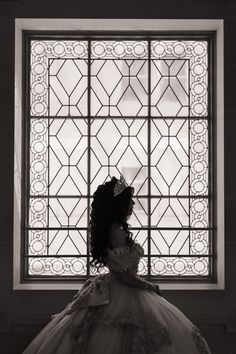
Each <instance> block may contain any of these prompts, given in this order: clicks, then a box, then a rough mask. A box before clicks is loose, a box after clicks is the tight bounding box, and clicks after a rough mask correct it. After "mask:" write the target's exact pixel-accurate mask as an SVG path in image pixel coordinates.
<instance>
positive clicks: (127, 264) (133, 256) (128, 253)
mask: <svg viewBox="0 0 236 354" xmlns="http://www.w3.org/2000/svg"><path fill="white" fill-rule="evenodd" d="M106 251H107V258H106V263H107V267H108V269H109V270H110V272H112V271H115V272H122V271H129V273H132V274H137V271H138V264H139V261H140V258H141V257H142V256H143V255H144V250H143V248H142V246H141V245H140V244H139V243H137V242H133V243H132V244H131V245H126V246H122V247H116V248H113V249H109V248H107V249H106Z"/></svg>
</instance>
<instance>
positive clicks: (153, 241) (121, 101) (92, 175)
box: [24, 34, 214, 280]
mask: <svg viewBox="0 0 236 354" xmlns="http://www.w3.org/2000/svg"><path fill="white" fill-rule="evenodd" d="M137 38H139V39H137ZM26 43H27V46H26V48H27V51H28V52H27V60H26V68H27V75H26V90H27V92H28V95H27V97H28V99H27V100H26V105H25V106H26V114H25V141H26V149H25V157H24V159H25V166H26V167H25V175H26V179H25V191H26V193H25V195H26V199H25V201H24V206H26V207H25V225H24V229H25V255H24V257H25V275H26V277H27V278H35V279H41V278H49V279H52V278H53V279H57V278H63V279H67V278H68V279H71V278H76V279H78V277H79V278H81V279H84V278H86V277H88V276H89V275H90V274H92V275H93V274H95V272H94V270H93V269H90V268H89V260H90V256H89V247H88V221H89V210H90V204H91V198H92V194H93V192H94V191H95V190H96V188H97V186H98V185H99V184H101V183H104V182H105V181H106V180H107V179H110V177H111V176H116V177H119V175H120V174H122V175H123V176H124V177H125V179H126V181H127V183H129V184H132V185H133V186H134V187H135V195H134V198H133V199H134V201H135V206H134V212H133V215H132V217H131V218H130V219H129V222H130V224H131V225H132V228H131V231H132V232H133V234H134V237H135V238H136V240H137V241H138V242H140V243H141V245H142V246H143V247H144V250H145V256H144V257H143V259H142V261H141V263H140V268H139V274H140V275H143V276H147V277H149V278H158V279H160V280H161V279H164V280H166V279H168V280H171V279H174V280H176V279H183V278H184V279H185V280H186V279H191V280H199V278H200V279H201V280H203V279H206V280H207V279H208V280H209V279H210V278H211V277H212V275H213V264H214V263H213V259H214V257H213V240H214V238H213V225H212V210H213V204H212V185H213V180H212V172H211V171H212V168H213V165H212V163H213V160H212V147H213V141H212V138H211V129H212V122H213V117H212V108H211V107H212V102H211V100H212V95H209V92H212V91H213V87H212V84H211V82H212V80H211V75H212V60H211V55H210V53H211V46H212V42H211V38H210V37H209V36H201V37H199V38H198V37H196V35H194V36H192V37H191V36H188V37H186V38H181V37H178V36H176V35H175V36H173V35H169V36H165V38H163V36H162V37H160V36H159V37H158V35H153V36H152V37H150V38H149V37H147V36H146V37H145V38H144V37H141V35H139V37H137V35H136V37H133V38H132V37H131V36H130V35H129V36H128V37H127V36H125V35H124V36H122V37H121V36H120V37H119V38H118V37H117V36H116V37H112V36H111V35H110V36H109V37H107V38H104V36H103V37H101V38H100V37H98V36H96V37H94V38H91V37H90V38H88V39H86V37H85V36H83V38H82V37H81V38H80V37H78V36H77V37H76V39H75V36H74V37H72V36H71V37H70V36H69V35H67V36H61V37H60V36H59V35H57V36H56V37H53V35H51V36H49V35H48V36H47V37H45V36H42V35H41V36H37V35H35V34H34V35H27V36H26Z"/></svg>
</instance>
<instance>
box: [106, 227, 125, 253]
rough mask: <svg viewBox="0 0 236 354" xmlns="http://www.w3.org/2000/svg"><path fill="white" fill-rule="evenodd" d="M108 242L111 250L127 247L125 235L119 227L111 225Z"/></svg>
mask: <svg viewBox="0 0 236 354" xmlns="http://www.w3.org/2000/svg"><path fill="white" fill-rule="evenodd" d="M109 241H110V245H111V248H117V247H124V246H127V245H128V243H127V233H126V232H125V231H124V230H123V228H122V227H121V225H119V224H118V223H115V222H114V223H113V224H112V226H111V230H110V234H109Z"/></svg>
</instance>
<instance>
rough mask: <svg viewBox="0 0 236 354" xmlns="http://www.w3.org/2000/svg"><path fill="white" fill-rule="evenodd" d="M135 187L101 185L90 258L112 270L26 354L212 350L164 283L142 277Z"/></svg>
mask: <svg viewBox="0 0 236 354" xmlns="http://www.w3.org/2000/svg"><path fill="white" fill-rule="evenodd" d="M133 192H134V189H133V187H130V186H127V185H126V183H125V181H124V180H123V178H121V179H120V180H117V179H116V178H115V177H112V179H111V181H109V182H106V183H105V184H103V185H100V186H99V187H98V188H97V190H96V192H95V193H94V200H93V202H92V210H91V218H90V247H91V254H92V261H91V262H90V263H91V265H92V266H94V267H97V269H98V270H100V268H101V269H103V267H104V266H105V267H107V268H108V269H109V272H108V273H105V274H100V275H99V276H96V277H93V278H90V279H88V280H87V281H86V282H85V284H84V286H83V287H82V289H81V290H80V291H78V293H77V294H76V295H75V297H74V299H73V301H72V302H71V303H70V304H68V305H67V307H66V308H65V309H64V310H63V311H62V312H61V313H59V314H56V315H53V316H52V320H51V322H49V323H48V324H47V326H46V327H44V329H43V330H42V331H41V332H40V333H39V334H38V335H37V336H36V338H35V339H34V340H33V342H32V343H31V344H30V345H29V347H28V348H27V349H26V350H25V351H24V353H23V354H33V353H37V354H69V353H72V354H75V353H76V354H200V353H201V354H203V353H204V354H210V350H209V347H208V345H207V343H206V341H205V340H204V338H203V337H202V336H201V334H200V332H199V330H198V328H197V327H196V326H194V325H193V324H192V322H191V321H189V320H188V319H187V318H186V317H185V315H184V314H183V313H182V312H181V311H179V310H178V309H177V308H176V307H175V306H174V305H172V304H171V303H169V302H168V301H167V300H165V299H164V298H163V297H161V295H160V289H159V286H158V285H157V284H153V283H151V282H148V281H145V280H143V279H142V278H140V277H139V276H137V269H138V263H139V260H140V258H141V257H142V256H143V254H144V251H143V248H142V247H141V245H140V244H138V243H137V242H134V241H133V239H132V233H131V232H130V231H129V230H128V224H127V219H128V218H129V216H130V215H131V214H132V208H133V204H134V202H133V201H132V195H133Z"/></svg>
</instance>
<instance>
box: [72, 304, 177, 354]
mask: <svg viewBox="0 0 236 354" xmlns="http://www.w3.org/2000/svg"><path fill="white" fill-rule="evenodd" d="M102 310H103V309H102V307H101V308H96V309H95V308H94V309H89V310H88V313H87V316H86V318H85V319H84V320H83V323H81V325H80V326H78V327H75V328H71V338H72V339H73V341H74V342H75V343H74V347H73V352H72V354H75V353H78V352H79V353H80V354H86V351H87V344H88V342H89V338H90V335H91V331H92V329H94V328H97V327H100V326H109V327H115V328H117V329H118V330H121V331H123V335H124V337H125V339H126V348H127V351H126V353H127V354H144V353H145V354H153V353H156V352H157V351H158V350H159V348H160V347H161V346H162V345H164V344H168V345H171V344H172V342H171V339H170V336H169V332H168V328H167V326H166V325H164V324H162V323H161V322H159V321H157V319H156V318H155V317H153V318H150V322H149V324H148V325H144V324H143V323H139V322H138V321H137V320H136V319H135V318H134V317H133V316H132V314H126V315H124V316H122V317H120V318H111V317H106V316H102ZM90 339H91V338H90Z"/></svg>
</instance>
